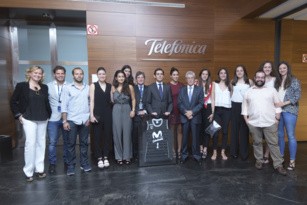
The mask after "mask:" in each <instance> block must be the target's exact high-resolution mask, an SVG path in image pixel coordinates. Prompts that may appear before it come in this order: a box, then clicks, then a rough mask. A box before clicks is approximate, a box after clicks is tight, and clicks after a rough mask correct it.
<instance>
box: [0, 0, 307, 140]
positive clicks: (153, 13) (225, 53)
mask: <svg viewBox="0 0 307 205" xmlns="http://www.w3.org/2000/svg"><path fill="white" fill-rule="evenodd" d="M151 1H154V0H151ZM156 2H169V3H184V4H185V8H160V7H147V6H136V5H121V4H111V3H98V2H88V3H85V2H71V1H66V0H54V1H48V0H41V1H38V0H28V1H26V2H25V1H22V0H14V1H9V0H4V1H1V2H0V7H1V6H2V7H24V8H50V9H71V10H85V11H86V13H87V23H88V24H98V26H99V35H98V36H88V59H89V62H88V63H89V74H92V73H95V72H96V69H97V68H98V67H99V66H103V67H105V68H106V69H107V73H108V81H109V82H111V81H112V79H113V75H114V72H115V71H116V70H118V69H121V67H122V66H123V65H125V64H129V65H131V66H132V68H133V74H135V73H136V71H138V70H142V71H144V72H145V74H146V84H150V83H152V82H153V81H154V79H153V70H154V69H155V68H157V67H162V68H163V69H164V70H165V72H166V74H165V82H167V81H169V80H170V78H169V70H170V68H171V67H173V66H175V67H177V68H178V69H179V70H180V72H181V75H180V81H182V82H184V81H185V80H184V74H185V72H186V71H188V70H193V71H194V72H195V73H196V75H198V73H199V71H200V70H201V69H202V68H204V67H207V68H209V69H210V70H211V75H212V79H216V78H217V70H218V69H219V68H220V67H226V68H227V69H228V70H229V72H230V77H231V78H232V76H233V71H234V67H235V66H236V65H238V64H243V65H245V66H246V68H247V70H248V74H249V76H250V78H252V77H253V75H254V72H255V71H256V70H257V69H258V66H259V65H260V64H261V63H262V62H263V61H265V60H272V61H273V60H274V43H275V39H274V38H275V22H274V21H273V20H265V19H258V18H252V19H248V18H244V19H243V17H248V16H253V15H255V12H256V13H257V12H260V11H264V10H265V9H266V7H270V6H272V5H273V6H275V5H276V2H277V1H274V0H257V1H244V0H234V1H229V0H202V1H199V0H189V1H186V0H176V1H169V0H156ZM278 2H279V3H281V2H284V0H279V1H278ZM277 4H278V3H277ZM306 36H307V24H306V22H304V21H292V20H287V21H285V20H283V21H282V42H281V60H287V61H288V62H289V63H290V64H291V65H292V69H293V73H294V75H295V76H297V77H298V78H299V79H300V81H301V84H302V99H301V101H300V114H299V119H298V123H297V129H296V133H297V139H298V140H301V141H306V140H307V137H306V136H304V133H305V132H306V131H307V130H306V129H307V128H306V126H304V125H305V124H306V120H304V117H303V116H304V115H305V113H307V107H306V106H307V104H306V103H307V102H306V101H307V95H306V92H307V91H306V86H307V85H306V82H307V79H305V78H307V74H306V73H305V72H304V69H306V68H307V64H303V63H302V62H301V58H302V54H303V53H307V51H306V48H307V45H306V44H307V42H306ZM152 38H160V39H164V40H167V41H168V42H170V43H171V42H173V41H174V40H177V39H178V40H183V41H186V42H191V41H196V42H202V43H206V44H207V46H208V48H207V50H206V53H205V55H204V56H201V57H200V56H193V55H186V56H184V55H182V56H180V55H177V56H175V55H174V56H172V57H168V56H167V55H163V56H161V55H160V56H159V55H155V56H154V58H155V59H160V58H182V59H186V58H188V59H202V60H206V61H171V62H167V61H144V60H142V59H144V58H145V57H146V58H153V57H151V56H147V53H148V50H146V49H148V47H146V46H145V45H144V41H145V40H146V39H152ZM90 80H91V79H90Z"/></svg>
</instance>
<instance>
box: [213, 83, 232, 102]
mask: <svg viewBox="0 0 307 205" xmlns="http://www.w3.org/2000/svg"><path fill="white" fill-rule="evenodd" d="M214 83H215V92H214V94H215V106H216V107H225V108H231V100H230V91H229V89H228V88H226V90H224V91H222V90H221V88H220V86H219V84H218V83H216V82H214Z"/></svg>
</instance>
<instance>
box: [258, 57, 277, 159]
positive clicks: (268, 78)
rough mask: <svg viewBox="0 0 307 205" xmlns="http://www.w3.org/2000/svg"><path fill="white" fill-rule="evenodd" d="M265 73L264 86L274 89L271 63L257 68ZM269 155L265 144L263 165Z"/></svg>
mask: <svg viewBox="0 0 307 205" xmlns="http://www.w3.org/2000/svg"><path fill="white" fill-rule="evenodd" d="M258 70H261V71H263V72H264V73H265V86H267V87H274V83H275V80H276V78H275V77H273V73H274V72H273V71H274V70H275V69H274V64H273V63H272V62H271V61H264V62H263V63H261V65H260V66H259V69H258ZM269 154H270V148H269V146H268V145H267V144H265V153H264V157H263V160H264V162H263V163H265V164H267V163H269Z"/></svg>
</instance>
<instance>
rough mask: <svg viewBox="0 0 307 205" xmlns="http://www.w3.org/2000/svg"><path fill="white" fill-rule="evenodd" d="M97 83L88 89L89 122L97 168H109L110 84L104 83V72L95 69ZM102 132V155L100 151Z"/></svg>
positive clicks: (101, 68) (102, 69)
mask: <svg viewBox="0 0 307 205" xmlns="http://www.w3.org/2000/svg"><path fill="white" fill-rule="evenodd" d="M97 76H98V81H97V82H96V83H93V84H92V85H91V87H90V113H91V115H90V120H91V122H92V126H93V133H94V142H95V157H97V159H98V168H104V167H105V168H107V167H109V166H110V163H109V160H108V155H109V149H110V139H111V131H112V108H111V84H109V83H107V82H106V77H107V75H106V70H105V69H104V68H103V67H100V68H98V69H97ZM102 130H104V143H103V153H102V150H101V139H102Z"/></svg>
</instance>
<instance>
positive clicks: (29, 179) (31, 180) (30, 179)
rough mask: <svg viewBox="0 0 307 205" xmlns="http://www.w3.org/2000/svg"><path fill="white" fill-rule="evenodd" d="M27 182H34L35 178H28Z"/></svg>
mask: <svg viewBox="0 0 307 205" xmlns="http://www.w3.org/2000/svg"><path fill="white" fill-rule="evenodd" d="M26 179H27V182H33V180H34V178H33V177H26Z"/></svg>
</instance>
